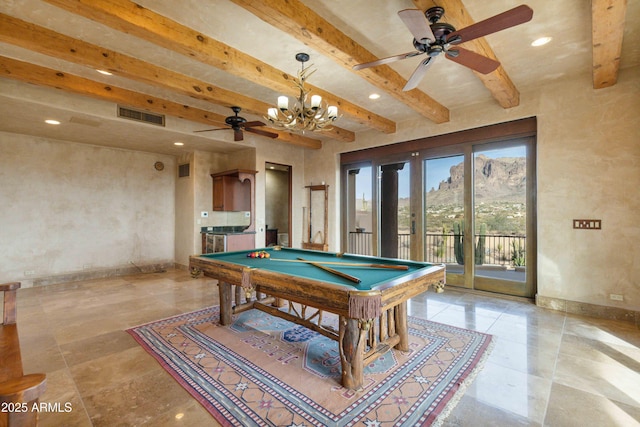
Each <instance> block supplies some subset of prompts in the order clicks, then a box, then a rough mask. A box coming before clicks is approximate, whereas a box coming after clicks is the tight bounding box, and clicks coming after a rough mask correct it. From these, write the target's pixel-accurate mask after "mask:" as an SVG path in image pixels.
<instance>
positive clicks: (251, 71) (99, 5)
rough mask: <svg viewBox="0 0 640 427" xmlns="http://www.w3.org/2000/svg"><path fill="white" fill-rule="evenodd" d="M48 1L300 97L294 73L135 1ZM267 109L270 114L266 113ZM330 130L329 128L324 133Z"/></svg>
mask: <svg viewBox="0 0 640 427" xmlns="http://www.w3.org/2000/svg"><path fill="white" fill-rule="evenodd" d="M44 1H45V2H47V3H50V4H52V5H54V6H57V7H60V8H62V9H64V10H67V11H69V12H71V13H75V14H78V15H81V16H84V17H86V18H89V19H92V20H94V21H97V22H100V23H102V24H104V25H107V26H109V27H112V28H114V29H116V30H119V31H122V32H125V33H128V34H131V35H133V36H136V37H139V38H141V39H144V40H147V41H149V42H151V43H154V44H156V45H159V46H162V47H164V48H166V49H169V50H172V51H174V52H178V53H180V54H182V55H185V56H188V57H190V58H192V59H196V60H198V61H200V62H202V63H205V64H208V65H212V66H214V67H217V68H219V69H221V70H224V71H227V72H229V73H231V74H233V75H236V76H238V77H241V78H244V79H247V80H249V81H251V82H253V83H256V84H259V85H261V86H264V87H268V88H269V89H272V90H274V91H277V92H281V93H284V94H288V95H291V96H295V97H297V96H298V95H299V91H298V89H297V88H296V87H295V86H294V84H293V80H294V79H295V76H292V75H289V74H287V73H285V72H284V71H281V70H278V69H276V68H275V67H272V66H271V65H269V64H267V63H264V62H262V61H260V60H258V59H256V58H253V57H251V56H249V55H247V54H245V53H243V52H241V51H239V50H237V49H234V48H233V47H231V46H229V45H227V44H224V43H222V42H220V41H217V40H215V39H212V38H211V37H208V36H206V35H204V34H202V33H199V32H197V31H195V30H193V29H191V28H188V27H186V26H184V25H182V24H180V23H178V22H176V21H173V20H171V19H169V18H167V17H165V16H162V15H160V14H157V13H155V12H153V11H151V10H149V9H146V8H144V7H143V6H141V5H138V4H136V3H134V2H132V1H130V0H44ZM306 87H307V88H308V89H310V90H311V91H312V92H314V93H315V94H318V95H321V96H322V97H323V98H324V99H325V100H326V101H327V102H328V103H330V104H333V105H337V106H338V107H339V109H340V113H341V114H342V115H344V116H348V117H350V118H351V119H353V120H354V121H356V122H358V123H361V124H363V125H366V126H369V127H371V128H374V129H377V130H380V131H382V132H385V133H393V132H395V129H396V125H395V122H393V121H391V120H389V119H386V118H384V117H382V116H380V115H378V114H375V113H373V112H371V111H368V110H365V109H363V108H361V107H359V106H357V105H355V104H353V103H351V102H349V101H347V100H345V99H342V98H340V97H338V96H336V95H334V94H331V93H329V92H327V91H325V90H322V89H320V88H317V87H314V86H312V85H309V84H306ZM264 113H265V114H266V111H265V112H264ZM327 132H330V131H326V132H323V133H325V134H326V133H327ZM335 136H336V137H337V138H338V139H340V140H342V141H353V140H355V136H354V135H353V133H352V132H350V131H348V130H346V129H342V130H339V132H337V133H335Z"/></svg>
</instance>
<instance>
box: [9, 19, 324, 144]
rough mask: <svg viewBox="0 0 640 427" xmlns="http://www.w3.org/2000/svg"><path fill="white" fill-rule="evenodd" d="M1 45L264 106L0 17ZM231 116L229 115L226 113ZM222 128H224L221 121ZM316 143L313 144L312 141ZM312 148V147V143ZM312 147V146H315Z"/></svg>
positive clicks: (286, 135) (199, 95) (282, 136)
mask: <svg viewBox="0 0 640 427" xmlns="http://www.w3.org/2000/svg"><path fill="white" fill-rule="evenodd" d="M0 41H2V42H6V43H11V44H13V45H16V46H20V47H23V48H25V49H29V50H31V51H34V52H38V53H42V54H44V55H48V56H52V57H54V58H57V59H63V60H65V61H69V62H72V63H74V64H79V65H83V66H87V67H90V68H95V69H101V70H106V71H110V72H112V73H114V74H117V75H119V76H122V77H126V78H128V79H131V80H135V81H139V82H142V83H146V84H149V85H153V86H158V87H164V88H166V89H169V90H172V91H175V92H177V93H181V94H183V95H187V96H190V97H192V98H196V99H201V100H204V101H209V102H212V103H215V104H218V105H224V106H226V107H232V106H236V105H237V106H240V107H242V109H243V111H248V112H250V113H253V114H257V115H260V116H262V115H264V112H265V111H266V110H267V108H269V107H270V105H269V104H267V103H266V102H262V101H259V100H257V99H253V98H249V97H248V96H245V95H242V94H239V93H235V92H231V91H228V90H226V89H222V88H220V87H217V86H215V85H212V84H210V83H206V82H202V81H199V80H197V79H194V78H192V77H189V76H185V75H182V74H179V73H176V72H174V71H171V70H167V69H166V68H162V67H159V66H157V65H154V64H150V63H148V62H144V61H141V60H139V59H136V58H133V57H130V56H127V55H123V54H120V53H118V52H114V51H112V50H109V49H105V48H103V47H100V46H97V45H94V44H91V43H87V42H85V41H82V40H77V39H74V38H72V37H69V36H65V35H63V34H60V33H56V32H55V31H52V30H49V29H47V28H44V27H40V26H38V25H35V24H32V23H30V22H25V21H22V20H20V19H18V18H14V17H11V16H8V15H5V14H1V13H0ZM229 115H231V112H229ZM222 126H225V124H224V119H223V120H222ZM270 130H272V131H274V132H275V133H277V134H278V139H279V140H280V141H285V142H291V143H293V144H294V145H300V144H298V142H301V143H302V145H308V144H309V142H308V141H307V137H304V136H302V135H298V134H292V133H290V132H285V131H283V130H273V129H271V128H270ZM314 141H315V140H314ZM314 144H315V143H314ZM314 144H312V145H314Z"/></svg>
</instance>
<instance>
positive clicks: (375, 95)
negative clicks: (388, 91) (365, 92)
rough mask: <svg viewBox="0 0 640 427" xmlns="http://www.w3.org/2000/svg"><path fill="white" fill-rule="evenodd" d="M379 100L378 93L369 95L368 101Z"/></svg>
mask: <svg viewBox="0 0 640 427" xmlns="http://www.w3.org/2000/svg"><path fill="white" fill-rule="evenodd" d="M379 98H380V94H379V93H372V94H371V95H369V99H379Z"/></svg>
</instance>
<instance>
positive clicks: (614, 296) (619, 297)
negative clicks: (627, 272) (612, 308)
mask: <svg viewBox="0 0 640 427" xmlns="http://www.w3.org/2000/svg"><path fill="white" fill-rule="evenodd" d="M609 299H610V300H612V301H624V295H618V294H609Z"/></svg>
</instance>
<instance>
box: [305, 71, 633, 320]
mask: <svg viewBox="0 0 640 427" xmlns="http://www.w3.org/2000/svg"><path fill="white" fill-rule="evenodd" d="M516 83H517V82H516ZM445 104H446V103H445ZM532 116H535V117H537V119H538V138H537V148H538V153H537V163H538V164H537V168H538V170H537V178H538V193H537V198H538V216H537V223H538V294H539V295H542V296H546V297H552V298H559V299H564V300H569V301H576V302H583V303H589V304H596V305H604V306H613V307H620V308H625V309H630V310H640V262H639V260H640V244H638V242H639V241H640V226H638V221H639V220H640V213H639V212H640V70H638V69H637V68H636V69H625V70H622V71H621V73H620V77H619V80H618V83H617V84H616V85H615V86H613V87H610V88H606V89H599V90H594V89H593V87H592V83H591V76H590V75H587V74H585V75H584V76H582V78H577V79H576V78H574V79H565V80H559V81H558V82H557V83H556V84H554V85H548V86H546V87H542V88H539V89H538V90H536V91H533V92H526V93H522V94H521V104H520V105H519V106H518V107H515V108H511V109H508V110H504V109H502V108H500V107H499V106H497V104H496V103H495V102H493V101H491V102H487V103H484V104H476V105H471V106H467V107H465V108H464V109H457V110H452V111H451V121H450V122H448V123H444V124H441V125H435V124H433V123H431V122H429V121H428V120H426V119H425V120H419V121H415V122H404V123H399V124H398V131H397V132H396V134H393V135H384V134H381V133H379V132H374V131H371V132H367V133H364V134H359V135H358V140H357V142H355V143H351V144H345V143H337V142H330V143H326V144H325V145H324V147H323V149H322V150H320V151H307V153H306V158H305V166H306V170H305V178H304V180H305V182H310V181H314V182H315V181H320V180H322V181H326V182H327V183H328V184H330V185H331V187H330V188H331V189H332V190H334V191H331V192H330V197H331V198H332V200H331V201H330V204H329V207H330V217H329V226H330V239H329V243H330V250H340V248H339V244H340V240H339V233H340V229H339V227H340V223H339V219H340V211H339V210H340V209H339V207H340V204H339V195H340V190H339V184H340V181H339V176H338V175H339V174H338V172H337V171H338V168H339V153H341V152H348V151H353V150H357V149H362V148H367V147H372V146H378V145H385V144H390V143H394V142H400V141H408V140H412V139H416V138H421V137H425V136H430V135H440V134H446V133H450V132H455V131H458V130H464V129H470V128H474V127H480V126H485V125H489V124H494V123H502V122H507V121H510V120H516V119H520V118H524V117H532ZM327 171H336V173H333V172H327ZM574 218H575V219H581V218H587V219H601V220H602V230H600V231H594V230H573V228H572V219H574ZM610 294H620V295H624V301H622V302H618V301H612V300H610V299H609V295H610Z"/></svg>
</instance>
